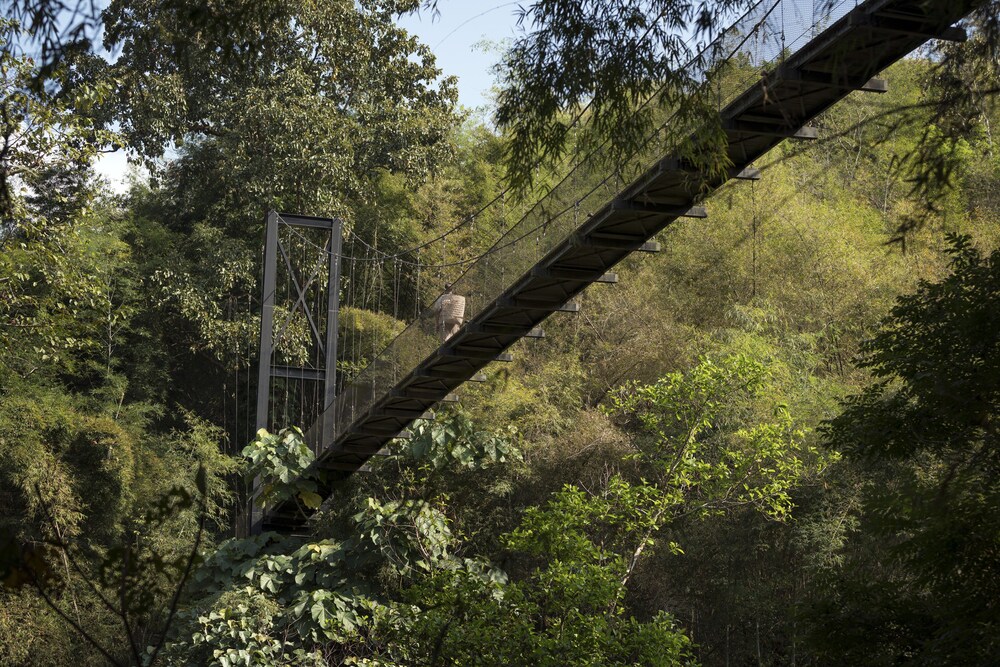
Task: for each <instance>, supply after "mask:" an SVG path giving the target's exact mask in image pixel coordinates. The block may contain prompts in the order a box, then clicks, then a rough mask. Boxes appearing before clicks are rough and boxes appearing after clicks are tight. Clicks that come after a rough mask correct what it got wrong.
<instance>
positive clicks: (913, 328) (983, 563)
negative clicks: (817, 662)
mask: <svg viewBox="0 0 1000 667" xmlns="http://www.w3.org/2000/svg"><path fill="white" fill-rule="evenodd" d="M949 252H950V254H951V256H952V272H951V274H950V275H949V276H947V277H946V278H945V279H943V280H941V281H939V282H934V283H931V282H922V283H921V284H920V286H919V288H918V289H917V291H916V292H915V293H913V294H912V295H907V296H903V297H900V298H899V300H898V303H897V305H896V306H895V307H894V308H893V310H892V312H891V313H890V314H889V316H888V317H886V319H885V320H884V321H883V323H882V326H881V327H880V329H879V331H878V333H877V334H876V335H875V336H874V337H873V338H872V339H871V341H870V342H868V343H867V344H866V346H865V355H864V357H863V359H862V362H861V363H862V364H863V365H864V366H866V367H868V368H870V369H871V371H872V375H873V377H874V381H873V382H872V383H871V384H870V385H869V386H868V387H867V388H866V389H865V390H864V391H863V392H862V393H860V394H858V395H856V396H853V397H851V398H850V399H849V400H848V401H847V402H846V403H845V405H844V410H843V412H842V414H840V415H839V416H837V417H836V418H834V419H832V420H831V421H830V422H829V424H828V425H827V426H826V429H825V434H826V436H827V440H828V442H829V444H830V445H831V446H832V447H835V448H837V449H840V450H842V451H844V452H845V454H846V456H847V457H848V458H849V459H850V460H857V461H859V462H864V463H865V464H867V465H869V466H872V465H874V466H878V467H877V468H876V470H878V477H876V478H875V480H874V483H872V484H871V485H870V486H868V487H867V488H866V489H865V492H864V495H863V496H862V500H863V506H862V508H861V510H860V513H859V514H860V520H861V522H862V528H863V530H862V531H858V532H856V533H855V534H854V535H853V536H852V539H851V541H850V543H849V545H848V549H847V562H846V563H845V565H844V567H843V568H842V569H839V570H837V571H836V572H837V574H838V575H839V577H838V578H837V579H836V580H834V581H831V582H830V584H829V585H830V589H829V592H828V594H827V596H826V597H825V599H823V600H821V601H820V602H819V603H818V604H817V605H816V608H815V609H814V610H813V618H812V620H813V622H814V623H815V625H814V629H813V632H814V635H815V638H816V641H817V644H818V646H819V647H820V649H821V651H822V654H823V655H827V656H830V657H831V658H832V659H848V660H849V659H852V658H853V657H857V656H862V655H864V656H866V658H865V659H866V661H868V662H869V663H870V664H898V663H899V662H900V661H906V662H907V664H940V663H941V662H951V663H955V664H988V663H989V662H990V661H991V660H992V656H994V655H995V654H996V651H997V650H998V647H997V643H996V636H997V634H996V623H997V617H996V613H995V601H996V599H997V596H998V595H1000V591H998V590H997V586H996V582H997V581H998V560H997V558H996V544H997V536H998V535H1000V514H998V512H997V507H998V506H1000V505H998V500H1000V475H998V470H1000V468H998V460H997V457H996V452H997V448H996V444H997V443H996V436H997V433H996V427H995V415H996V414H997V409H998V407H1000V385H998V378H1000V372H998V368H997V359H998V352H1000V338H998V337H997V330H998V329H997V324H998V323H997V312H998V311H997V306H998V304H1000V270H998V269H1000V254H998V253H997V252H993V253H992V254H991V255H988V256H984V255H983V254H982V253H981V252H979V251H977V250H976V249H975V248H974V247H973V246H972V245H971V243H970V240H969V239H968V238H967V237H952V239H951V249H950V251H949ZM879 482H881V483H879ZM869 543H874V546H870V545H869ZM876 559H877V560H876ZM861 573H863V574H864V576H863V577H862V576H856V575H859V574H861ZM859 629H863V630H862V631H861V632H859ZM890 629H891V632H890Z"/></svg>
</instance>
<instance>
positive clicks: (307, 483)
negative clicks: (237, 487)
mask: <svg viewBox="0 0 1000 667" xmlns="http://www.w3.org/2000/svg"><path fill="white" fill-rule="evenodd" d="M243 456H244V457H246V459H247V460H248V462H249V465H248V467H247V475H248V476H249V477H250V478H257V477H260V480H261V486H260V495H259V499H260V504H261V506H262V507H273V506H274V505H277V504H279V503H281V502H282V501H284V500H288V499H290V498H296V499H298V500H301V501H302V502H303V503H304V504H305V506H306V507H309V508H312V509H318V508H319V506H320V503H321V502H322V498H320V496H319V494H317V493H316V482H315V481H314V480H312V479H310V477H309V475H306V474H305V472H306V469H307V468H308V467H309V464H310V463H312V462H313V458H314V456H313V452H312V449H310V448H309V445H307V444H306V441H305V437H304V436H303V435H302V431H301V430H300V429H299V428H298V427H297V426H291V427H288V428H283V429H281V430H280V431H279V432H277V433H268V431H267V429H264V428H262V429H260V430H259V431H257V436H256V437H255V438H254V439H253V441H252V442H251V443H250V444H249V445H247V446H246V447H245V448H244V449H243Z"/></svg>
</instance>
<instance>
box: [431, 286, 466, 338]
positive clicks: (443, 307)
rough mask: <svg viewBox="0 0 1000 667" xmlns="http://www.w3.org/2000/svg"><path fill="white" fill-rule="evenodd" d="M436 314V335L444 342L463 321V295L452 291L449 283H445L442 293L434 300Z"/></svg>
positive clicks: (456, 330)
mask: <svg viewBox="0 0 1000 667" xmlns="http://www.w3.org/2000/svg"><path fill="white" fill-rule="evenodd" d="M434 314H435V315H436V316H437V330H438V337H439V338H440V339H441V342H442V343H444V342H446V341H447V340H448V339H449V338H451V337H452V336H454V335H455V334H456V333H457V332H458V330H459V329H461V328H462V322H464V321H465V297H464V296H461V295H459V294H455V293H454V292H453V291H452V287H451V283H445V285H444V294H442V295H441V296H439V297H438V298H437V301H435V302H434Z"/></svg>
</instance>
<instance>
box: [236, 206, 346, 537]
mask: <svg viewBox="0 0 1000 667" xmlns="http://www.w3.org/2000/svg"><path fill="white" fill-rule="evenodd" d="M342 231H343V224H342V221H341V220H340V219H337V218H315V217H310V216H303V215H290V214H286V213H276V212H274V211H271V212H269V213H268V214H267V229H266V234H265V242H264V276H263V281H262V295H261V310H260V347H259V353H260V356H259V362H258V370H257V410H256V428H257V429H262V428H266V429H268V430H270V431H276V430H279V429H281V428H284V427H287V426H299V427H301V428H303V430H305V429H307V428H308V427H309V426H310V425H311V424H312V423H313V422H314V421H315V420H316V419H317V418H319V417H320V416H321V415H323V414H324V409H325V408H326V407H327V406H329V405H330V404H331V403H333V399H334V396H335V395H336V393H337V329H338V311H339V309H340V272H341V261H340V252H341V233H342ZM279 259H280V261H279ZM329 413H330V414H332V411H329ZM329 418H330V417H327V419H329ZM323 426H324V430H327V429H328V428H332V424H324V425H323ZM310 444H311V445H312V446H313V447H314V448H317V447H320V446H321V443H318V442H316V443H310ZM317 453H318V452H317ZM260 486H261V485H260V479H255V480H254V481H253V486H252V488H251V489H250V497H249V505H250V512H249V525H248V526H246V527H245V528H244V530H248V531H249V532H250V533H259V532H260V531H261V525H262V518H263V514H262V511H261V507H260V504H259V503H258V502H257V497H258V494H259V493H260Z"/></svg>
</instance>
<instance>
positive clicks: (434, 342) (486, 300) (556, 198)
mask: <svg viewBox="0 0 1000 667" xmlns="http://www.w3.org/2000/svg"><path fill="white" fill-rule="evenodd" d="M857 5H858V2H857V1H856V0H840V1H839V2H836V1H834V2H830V1H828V0H764V1H762V2H759V3H757V4H755V5H753V6H752V7H751V8H750V9H749V10H748V11H746V13H744V14H743V15H741V16H740V17H738V18H737V19H736V20H735V21H734V22H733V23H732V24H731V25H730V26H729V27H728V28H727V29H726V30H724V31H722V32H721V33H720V34H719V35H718V36H717V37H716V38H715V39H713V40H712V41H711V42H710V43H709V44H707V45H706V46H705V47H704V48H703V49H701V50H700V52H699V53H697V54H695V55H694V56H693V57H692V58H691V60H690V61H689V63H688V65H687V67H688V68H689V71H688V72H687V79H688V80H689V81H690V82H691V88H690V90H689V91H687V92H688V94H690V95H692V96H695V95H697V96H702V99H703V100H704V99H711V101H712V104H713V106H714V107H715V108H716V109H717V110H720V111H721V109H722V108H723V107H725V106H726V105H727V104H728V103H729V102H731V101H732V100H733V99H735V98H736V97H737V96H738V95H739V94H741V93H742V92H743V91H744V90H745V89H746V88H747V87H748V86H749V85H750V84H752V83H754V82H755V81H757V80H759V77H760V74H761V70H762V68H765V67H768V66H772V65H775V64H779V63H780V62H781V61H782V60H783V59H785V58H787V57H789V56H791V55H792V54H794V53H795V52H797V51H798V50H799V49H801V48H802V47H803V46H804V45H806V44H807V43H808V42H809V41H810V40H811V39H812V38H813V37H815V36H816V35H817V34H818V33H819V32H820V31H821V30H822V29H824V28H825V27H827V26H829V25H831V24H832V23H834V22H835V21H837V20H838V19H839V18H841V17H842V16H844V15H845V14H846V13H848V12H849V11H850V10H852V9H854V8H855V7H856V6H857ZM662 93H663V91H658V94H656V95H653V96H652V97H651V98H650V100H648V102H647V104H652V105H656V104H657V102H659V101H660V100H662V99H664V97H663V95H662ZM656 113H658V114H659V115H660V117H661V118H662V120H661V122H659V123H657V124H656V130H655V131H653V132H652V133H650V134H649V135H648V136H647V137H646V139H645V141H643V142H642V143H641V145H640V146H639V148H638V149H637V150H635V151H632V152H631V153H630V154H628V155H625V156H623V155H621V154H620V152H618V151H617V150H616V147H615V146H610V145H608V144H607V143H605V144H602V145H599V146H597V147H596V148H594V149H593V150H591V151H589V152H588V153H587V154H586V155H583V156H582V157H581V158H580V159H579V160H578V161H577V162H576V163H575V164H572V165H571V166H570V167H569V168H567V169H566V170H565V175H564V176H563V178H562V179H561V180H560V181H559V182H558V183H557V184H556V185H555V186H554V187H552V189H551V190H550V191H548V193H547V194H545V196H544V197H541V198H540V199H539V200H538V201H537V202H536V203H535V204H534V205H533V206H531V207H530V208H529V209H528V210H527V212H526V213H524V214H523V215H522V216H521V217H520V219H519V220H517V222H516V223H515V224H512V225H510V226H509V227H507V228H506V231H505V232H504V233H503V234H502V235H501V236H500V237H499V239H498V240H497V241H496V242H495V243H494V244H493V246H492V247H490V248H489V249H488V250H487V251H486V252H485V253H483V254H482V255H481V256H480V257H479V258H478V260H476V261H475V262H474V263H471V264H470V265H469V266H468V267H467V268H466V270H465V271H464V273H462V274H461V276H460V277H459V278H458V279H457V280H455V281H454V284H453V286H452V291H453V292H454V293H455V294H458V295H461V296H463V297H464V298H465V321H469V320H472V319H473V318H475V317H476V315H478V314H479V313H480V312H482V311H483V309H484V308H486V307H487V306H489V305H490V304H491V303H492V302H493V301H494V300H495V299H496V298H497V297H498V296H499V295H501V294H503V293H504V292H505V290H507V289H508V288H509V287H511V285H512V284H513V283H514V282H515V281H517V280H518V279H520V278H521V277H522V276H523V275H524V274H525V273H527V272H528V271H530V270H531V268H532V267H533V266H534V265H536V264H537V263H538V262H539V261H540V260H541V259H542V258H543V257H544V256H545V255H546V253H548V252H550V251H551V250H552V249H553V248H554V247H555V246H556V245H558V244H559V243H561V242H562V241H563V240H564V239H566V237H567V236H569V235H570V234H571V233H573V232H574V231H575V230H576V229H577V228H578V227H579V226H580V225H581V224H583V223H584V222H585V221H586V220H587V218H588V216H589V215H591V214H592V213H595V212H596V211H598V210H599V209H600V208H601V207H602V206H603V205H604V204H605V203H606V202H608V201H609V200H610V199H612V198H614V197H615V196H616V195H617V193H618V192H619V191H620V190H621V189H622V188H623V187H624V186H626V185H627V184H628V183H629V182H630V181H631V180H632V179H633V178H634V177H635V176H637V175H638V174H640V173H642V172H643V171H645V170H646V169H647V168H648V167H649V166H650V165H652V164H654V163H655V162H656V161H658V160H660V159H662V158H663V157H664V156H665V155H671V154H673V153H672V151H673V150H675V149H676V148H677V146H678V142H680V141H683V140H684V139H686V138H688V137H689V136H690V133H691V132H692V131H693V130H695V129H696V128H695V126H694V125H693V124H692V122H691V121H689V120H687V121H686V120H683V119H682V116H683V114H682V115H680V116H679V115H678V113H677V109H676V108H674V109H666V110H663V109H658V110H657V112H656ZM440 287H442V288H443V285H441V286H440ZM423 289H424V291H426V284H425V285H424V288H423ZM417 290H418V294H419V292H420V286H419V285H418V286H417ZM433 296H434V297H435V298H436V297H437V293H434V294H433ZM425 303H433V299H430V300H428V301H427V302H425ZM438 326H439V323H438V318H437V316H436V314H435V311H434V309H433V308H432V307H429V306H425V307H423V308H420V307H417V308H415V309H414V316H413V317H411V318H410V319H409V321H408V324H407V325H406V327H405V329H403V330H402V332H400V333H399V334H398V335H397V336H396V337H395V338H394V339H392V341H391V342H389V344H388V345H386V346H385V347H384V349H382V350H381V351H377V350H374V349H373V350H372V351H371V352H372V355H373V356H372V357H371V358H370V361H369V362H368V363H367V365H366V366H364V368H363V369H361V370H359V372H357V373H356V374H355V375H354V376H353V377H352V378H351V379H350V380H349V381H348V382H346V383H345V385H344V386H343V387H342V388H341V389H340V392H339V395H338V397H337V399H336V401H335V403H334V405H332V406H329V407H328V409H332V410H334V419H333V421H332V423H333V424H334V431H333V432H332V433H324V434H323V437H322V442H323V443H326V444H329V443H333V442H335V441H336V440H337V439H338V438H339V437H340V435H342V434H343V433H345V432H346V431H347V430H348V429H349V427H350V426H351V424H352V423H354V422H355V421H356V420H357V419H358V418H360V417H362V416H363V415H364V414H365V413H366V412H367V411H368V410H369V409H370V408H371V407H372V405H373V404H374V403H375V402H376V401H378V400H379V399H380V398H382V397H384V396H385V395H387V394H388V393H389V392H390V390H391V389H392V388H393V387H394V386H396V385H397V384H398V383H399V382H400V380H402V379H403V378H404V377H405V376H406V375H407V374H409V373H410V372H411V371H412V370H414V369H415V368H417V367H418V366H419V365H420V364H421V362H423V361H424V360H425V359H427V358H428V357H429V356H431V355H432V354H433V353H434V352H435V350H436V349H437V348H438V347H439V346H440V345H441V343H442V339H441V336H440V332H439V330H438ZM353 363H355V364H356V363H357V360H354V361H353ZM313 433H315V429H314V430H313Z"/></svg>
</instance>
